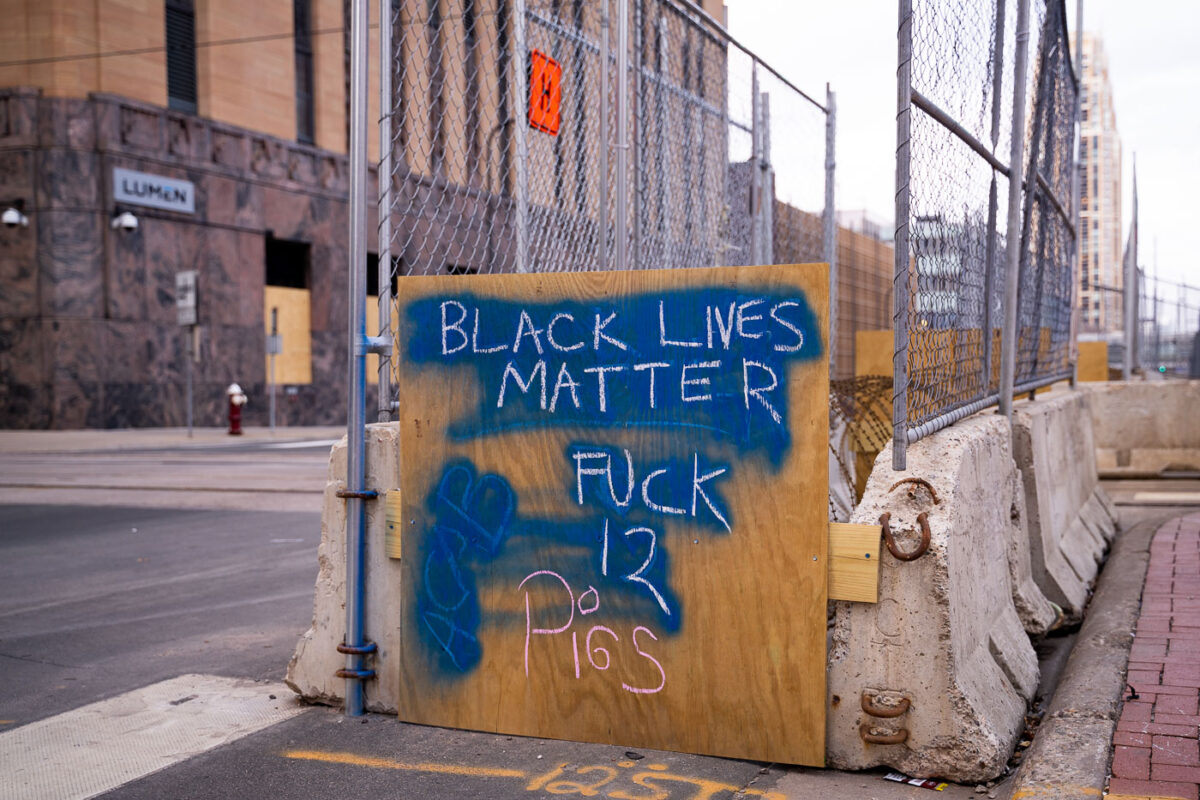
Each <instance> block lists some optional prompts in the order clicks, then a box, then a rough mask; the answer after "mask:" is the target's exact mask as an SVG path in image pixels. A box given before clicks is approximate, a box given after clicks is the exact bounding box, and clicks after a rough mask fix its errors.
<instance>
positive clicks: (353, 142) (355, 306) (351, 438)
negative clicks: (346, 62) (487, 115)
mask: <svg viewBox="0 0 1200 800" xmlns="http://www.w3.org/2000/svg"><path fill="white" fill-rule="evenodd" d="M367 22H368V20H367V0H351V15H350V198H349V199H350V231H349V234H350V248H349V250H350V265H349V269H350V275H349V278H350V280H349V293H350V298H349V300H350V303H349V306H350V313H349V339H350V341H349V343H348V345H349V346H348V348H347V349H348V356H349V362H350V363H349V384H350V396H349V398H348V408H347V414H346V440H347V449H346V488H347V492H346V640H345V643H344V646H345V649H346V650H349V651H351V652H348V653H347V654H346V669H345V670H344V671H343V677H345V678H346V716H349V717H358V716H362V714H363V683H362V682H363V679H364V678H366V677H369V675H368V672H369V671H367V670H364V669H363V666H362V664H363V653H364V651H365V649H366V647H365V641H364V637H363V604H364V597H365V594H366V592H365V587H364V575H363V564H364V561H365V538H366V537H365V536H364V534H365V531H366V507H365V505H364V495H365V492H366V487H365V485H364V482H365V472H366V463H365V462H366V459H365V455H366V454H365V449H366V443H365V415H366V407H365V406H366V359H367V353H366V331H367V319H366V300H367V272H366V268H367V248H366V243H367V230H366V224H367V118H366V117H367V58H368V55H367ZM356 494H357V495H358V496H355V495H356ZM355 651H357V652H355Z"/></svg>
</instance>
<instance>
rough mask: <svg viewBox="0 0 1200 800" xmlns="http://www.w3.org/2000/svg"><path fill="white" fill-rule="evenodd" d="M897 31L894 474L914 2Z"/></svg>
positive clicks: (902, 441) (902, 370)
mask: <svg viewBox="0 0 1200 800" xmlns="http://www.w3.org/2000/svg"><path fill="white" fill-rule="evenodd" d="M899 5H900V26H899V28H898V29H897V32H896V40H897V45H898V48H897V49H898V58H897V62H896V236H895V247H896V251H895V255H896V262H895V267H894V271H893V273H892V335H893V348H892V349H893V352H892V469H894V470H902V469H904V468H905V466H906V465H907V455H908V452H907V451H908V306H909V303H910V302H911V301H912V287H911V286H910V277H909V275H910V273H909V252H908V248H909V241H908V236H909V227H908V216H909V191H910V187H909V183H908V181H909V159H910V151H909V138H910V137H909V134H910V129H911V124H912V0H900V3H899Z"/></svg>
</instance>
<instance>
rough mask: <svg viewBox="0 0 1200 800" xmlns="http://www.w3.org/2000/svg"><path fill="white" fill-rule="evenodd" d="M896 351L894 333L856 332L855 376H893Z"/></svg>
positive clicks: (887, 331) (886, 331) (889, 331)
mask: <svg viewBox="0 0 1200 800" xmlns="http://www.w3.org/2000/svg"><path fill="white" fill-rule="evenodd" d="M895 349H896V338H895V335H894V334H893V333H892V331H891V330H890V329H889V330H884V331H866V330H861V331H855V332H854V374H855V376H857V377H863V376H865V375H886V376H889V377H890V376H891V374H892V353H893V352H895Z"/></svg>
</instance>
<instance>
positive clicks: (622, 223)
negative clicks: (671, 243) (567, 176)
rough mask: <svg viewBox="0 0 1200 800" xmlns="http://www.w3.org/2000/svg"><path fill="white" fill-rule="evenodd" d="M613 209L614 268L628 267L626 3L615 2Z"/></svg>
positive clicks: (627, 32) (627, 45) (627, 55)
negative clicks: (615, 90) (615, 94)
mask: <svg viewBox="0 0 1200 800" xmlns="http://www.w3.org/2000/svg"><path fill="white" fill-rule="evenodd" d="M617 13H618V14H619V15H620V18H619V19H618V20H617V146H616V150H617V180H616V190H617V207H616V211H615V212H614V213H615V215H616V224H615V225H614V226H613V233H614V234H615V239H616V241H615V242H614V244H613V248H614V254H615V256H616V258H615V263H616V268H617V269H620V270H624V269H628V268H629V258H628V247H629V242H628V229H629V217H628V214H629V209H628V203H629V198H628V185H627V183H626V181H627V179H628V177H629V162H628V158H629V0H617Z"/></svg>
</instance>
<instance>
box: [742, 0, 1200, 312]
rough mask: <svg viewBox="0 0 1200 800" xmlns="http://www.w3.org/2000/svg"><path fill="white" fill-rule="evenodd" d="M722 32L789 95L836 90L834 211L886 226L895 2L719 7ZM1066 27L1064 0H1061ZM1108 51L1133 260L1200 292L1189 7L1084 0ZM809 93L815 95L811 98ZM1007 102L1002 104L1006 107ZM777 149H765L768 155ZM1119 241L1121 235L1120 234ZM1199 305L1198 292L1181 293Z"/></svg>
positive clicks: (1197, 137) (1197, 140)
mask: <svg viewBox="0 0 1200 800" xmlns="http://www.w3.org/2000/svg"><path fill="white" fill-rule="evenodd" d="M726 3H727V6H728V21H729V30H730V33H731V34H732V35H733V36H734V37H735V38H737V39H739V40H740V41H741V42H742V43H743V44H744V45H746V46H747V47H749V48H750V49H751V50H753V51H755V52H756V53H757V54H758V55H759V56H760V57H762V58H763V59H764V60H765V61H767V62H768V63H770V64H772V65H773V66H774V67H775V68H776V69H778V70H779V71H780V72H781V73H783V74H784V75H785V76H787V77H788V78H789V79H790V80H791V81H792V82H793V83H795V84H797V85H798V86H799V87H800V88H802V89H805V90H806V91H809V92H810V93H811V94H814V96H817V97H822V96H823V95H824V89H825V83H826V81H828V82H829V83H831V84H832V88H833V90H834V91H835V92H837V104H838V120H837V122H838V131H837V133H838V138H837V150H838V153H837V184H836V185H837V194H838V197H837V206H838V208H839V209H856V208H865V209H867V210H868V211H869V212H871V214H872V216H874V217H875V218H876V219H879V220H881V221H884V222H888V223H890V222H891V220H892V217H893V195H894V191H895V190H894V182H895V150H896V122H895V120H896V25H897V4H896V2H895V1H894V0H833V1H832V2H831V1H830V0H825V1H824V2H821V3H815V2H809V1H807V0H726ZM1067 6H1068V15H1069V16H1068V19H1069V20H1070V24H1071V26H1072V30H1074V27H1073V26H1074V11H1075V0H1067ZM1083 15H1084V27H1085V28H1086V29H1087V30H1088V31H1089V32H1095V33H1099V34H1100V35H1101V36H1102V37H1103V39H1104V47H1105V50H1106V51H1107V53H1108V59H1109V72H1110V78H1111V81H1112V85H1113V92H1114V96H1115V106H1116V113H1117V128H1118V130H1119V132H1120V136H1121V141H1122V146H1123V150H1124V159H1123V160H1124V164H1125V168H1126V179H1125V181H1124V191H1125V200H1124V202H1123V205H1122V210H1123V211H1124V213H1125V227H1126V228H1127V227H1128V223H1129V214H1130V202H1129V191H1130V183H1131V181H1130V179H1129V173H1130V170H1131V168H1132V162H1133V157H1132V154H1133V152H1134V151H1136V153H1137V171H1138V202H1139V206H1140V212H1141V213H1140V219H1141V245H1142V246H1141V253H1140V255H1141V262H1142V264H1143V265H1144V266H1145V267H1146V268H1147V270H1148V271H1151V272H1152V271H1153V269H1154V266H1153V265H1154V248H1155V241H1156V240H1157V243H1158V271H1159V274H1160V275H1161V276H1163V277H1164V278H1171V279H1174V280H1181V279H1186V280H1188V281H1190V282H1191V283H1192V284H1194V285H1200V266H1197V263H1198V262H1200V235H1198V234H1200V219H1198V218H1197V215H1198V212H1200V204H1198V203H1197V198H1198V197H1200V149H1198V148H1200V2H1197V0H1140V2H1130V0H1084V12H1083ZM818 93H819V94H818ZM1009 102H1010V103H1011V100H1010V101H1009ZM781 144H782V143H780V142H776V143H775V144H774V147H775V148H776V149H778V148H779V147H780V146H781ZM1122 238H1124V235H1123V236H1122ZM1191 302H1192V304H1200V291H1196V292H1193V293H1192V299H1191Z"/></svg>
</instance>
